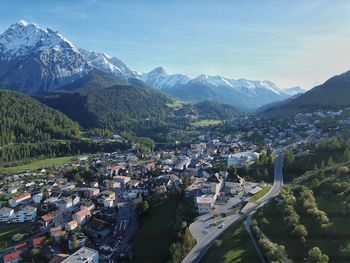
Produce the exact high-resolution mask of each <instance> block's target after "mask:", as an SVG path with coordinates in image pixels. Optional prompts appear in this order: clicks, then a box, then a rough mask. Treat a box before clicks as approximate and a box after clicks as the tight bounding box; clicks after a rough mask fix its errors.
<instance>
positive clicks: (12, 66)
mask: <svg viewBox="0 0 350 263" xmlns="http://www.w3.org/2000/svg"><path fill="white" fill-rule="evenodd" d="M94 68H97V69H99V70H101V71H104V72H107V73H111V74H113V75H114V76H116V77H118V78H120V79H123V80H127V79H129V78H136V77H137V76H139V75H140V73H138V72H136V71H132V70H131V69H129V68H128V67H127V66H126V65H125V64H124V63H123V62H122V61H121V60H119V59H118V58H115V57H110V56H108V55H106V54H104V53H99V52H90V51H86V50H83V49H78V48H76V47H75V46H74V45H73V44H72V43H71V42H69V41H68V40H67V39H66V38H64V37H63V36H62V35H61V34H60V33H58V32H56V31H53V30H51V29H49V28H47V29H43V28H41V27H39V26H37V25H36V24H30V23H27V22H25V21H19V22H17V23H16V24H13V25H11V26H10V27H9V28H8V29H7V30H6V31H5V32H4V33H3V34H1V35H0V85H1V86H2V87H6V88H10V89H14V90H19V91H23V92H26V93H36V92H38V91H43V90H51V89H55V88H58V87H61V86H64V85H66V84H68V83H72V82H74V81H76V80H78V79H80V78H82V77H83V76H85V75H86V74H88V73H89V72H91V71H92V70H93V69H94Z"/></svg>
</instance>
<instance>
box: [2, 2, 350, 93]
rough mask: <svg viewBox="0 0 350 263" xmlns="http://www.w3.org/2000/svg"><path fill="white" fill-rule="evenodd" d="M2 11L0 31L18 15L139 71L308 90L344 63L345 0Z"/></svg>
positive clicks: (37, 5)
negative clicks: (160, 70)
mask: <svg viewBox="0 0 350 263" xmlns="http://www.w3.org/2000/svg"><path fill="white" fill-rule="evenodd" d="M0 13H1V17H0V31H1V32H2V31H4V30H5V29H6V28H7V27H8V26H9V25H10V24H13V23H14V22H16V21H18V20H21V19H24V20H26V21H28V22H33V23H36V24H38V25H39V26H42V27H50V28H52V29H54V30H58V31H59V32H61V33H62V34H63V35H64V36H65V37H66V38H68V39H69V40H70V41H71V42H72V43H73V44H75V45H76V46H78V47H82V48H85V49H88V50H96V51H101V52H105V53H107V54H109V55H112V56H116V57H118V58H120V59H122V60H123V61H124V62H125V63H126V64H127V65H128V66H130V67H131V68H133V69H137V70H141V71H149V70H151V69H153V68H154V67H156V66H159V65H161V66H163V67H165V68H166V70H167V71H168V72H169V73H185V74H188V75H190V76H196V75H199V74H201V73H207V74H212V75H217V74H218V75H223V76H226V77H231V78H248V79H268V80H271V81H273V82H275V83H276V84H278V85H279V86H281V87H290V86H295V85H300V86H301V87H303V88H305V89H309V88H311V87H313V86H315V85H317V84H320V83H322V82H324V81H325V80H326V79H327V78H329V77H331V76H332V75H335V74H339V73H341V72H344V71H347V70H350V16H349V14H350V1H346V0H344V1H343V0H336V1H334V0H333V1H330V0H318V1H316V0H309V1H306V0H305V1H297V0H288V1H287V0H274V1H272V0H265V1H260V0H255V1H254V0H250V1H249V0H247V1H233V0H231V1H224V0H215V1H214V0H213V1H206V0H198V1H197V0H192V1H191V0H168V1H167V0H159V1H157V0H144V1H137V0H134V1H131V0H125V1H117V0H114V1H112V0H111V1H107V0H106V1H104V0H99V1H97V0H74V1H68V0H59V1H58V0H57V1H55V0H50V1H46V0H21V1H20V0H2V1H1V4H0Z"/></svg>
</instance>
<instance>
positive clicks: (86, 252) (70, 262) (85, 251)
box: [62, 247, 98, 263]
mask: <svg viewBox="0 0 350 263" xmlns="http://www.w3.org/2000/svg"><path fill="white" fill-rule="evenodd" d="M96 254H97V255H98V251H97V250H95V249H92V248H88V247H82V248H81V249H79V250H78V251H76V252H75V253H74V254H72V255H70V256H69V257H68V258H66V259H65V260H63V261H62V263H75V262H77V263H81V262H90V261H88V259H90V258H91V257H93V256H94V255H96Z"/></svg>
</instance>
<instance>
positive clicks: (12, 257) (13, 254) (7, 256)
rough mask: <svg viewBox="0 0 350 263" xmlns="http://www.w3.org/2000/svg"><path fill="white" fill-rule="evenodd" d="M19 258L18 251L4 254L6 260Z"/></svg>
mask: <svg viewBox="0 0 350 263" xmlns="http://www.w3.org/2000/svg"><path fill="white" fill-rule="evenodd" d="M17 258H19V254H18V253H17V252H12V253H10V254H7V255H5V256H4V262H8V261H12V260H15V259H17Z"/></svg>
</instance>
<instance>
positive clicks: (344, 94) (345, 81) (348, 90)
mask: <svg viewBox="0 0 350 263" xmlns="http://www.w3.org/2000/svg"><path fill="white" fill-rule="evenodd" d="M349 105H350V71H347V72H345V73H343V74H341V75H337V76H334V77H332V78H330V79H328V80H327V81H326V82H325V83H323V84H322V85H319V86H316V87H314V88H313V89H311V90H309V91H307V92H306V93H304V94H301V95H299V96H297V97H294V98H292V99H288V100H286V101H285V102H283V103H281V104H275V105H270V106H271V107H266V108H265V113H267V114H275V115H276V114H277V115H278V114H285V113H288V112H297V111H308V110H318V109H330V108H339V107H345V106H349Z"/></svg>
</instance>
